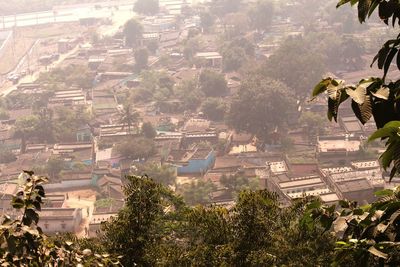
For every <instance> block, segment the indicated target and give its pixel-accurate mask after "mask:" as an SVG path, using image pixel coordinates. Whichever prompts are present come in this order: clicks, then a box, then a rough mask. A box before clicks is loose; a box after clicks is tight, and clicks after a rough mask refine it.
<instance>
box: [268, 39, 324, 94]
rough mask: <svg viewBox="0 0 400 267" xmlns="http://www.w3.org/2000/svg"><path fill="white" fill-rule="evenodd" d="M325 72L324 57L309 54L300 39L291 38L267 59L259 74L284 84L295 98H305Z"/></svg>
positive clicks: (314, 53)
mask: <svg viewBox="0 0 400 267" xmlns="http://www.w3.org/2000/svg"><path fill="white" fill-rule="evenodd" d="M325 70H326V65H325V62H324V57H323V56H322V55H321V54H319V53H318V52H315V51H312V52H311V51H310V49H309V46H308V43H307V42H306V41H305V40H304V39H303V38H302V37H292V38H289V39H287V40H286V41H285V42H284V43H283V44H282V45H281V46H280V47H279V49H278V50H276V51H275V53H274V54H272V55H271V56H270V57H269V59H268V61H266V62H265V64H264V66H263V67H262V70H261V72H262V73H263V74H264V75H266V76H268V77H270V78H272V79H275V80H279V81H281V82H283V83H285V84H286V85H287V86H289V88H292V89H293V90H294V91H295V92H296V94H297V96H299V97H305V96H306V94H307V93H308V92H309V90H310V88H312V87H313V86H314V84H315V81H318V80H320V79H321V77H322V75H323V74H325Z"/></svg>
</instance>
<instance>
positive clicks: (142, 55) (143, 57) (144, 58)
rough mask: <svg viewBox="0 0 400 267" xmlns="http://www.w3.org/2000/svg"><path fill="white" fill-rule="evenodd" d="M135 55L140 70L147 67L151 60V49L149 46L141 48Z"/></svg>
mask: <svg viewBox="0 0 400 267" xmlns="http://www.w3.org/2000/svg"><path fill="white" fill-rule="evenodd" d="M134 56H135V62H136V67H137V68H138V69H139V70H142V69H145V68H146V67H147V64H148V62H149V50H147V48H140V49H138V50H136V51H135V54H134Z"/></svg>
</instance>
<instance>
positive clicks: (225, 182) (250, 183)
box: [220, 173, 260, 198]
mask: <svg viewBox="0 0 400 267" xmlns="http://www.w3.org/2000/svg"><path fill="white" fill-rule="evenodd" d="M220 183H221V185H222V186H224V187H225V188H226V190H227V191H228V194H229V196H230V197H231V198H233V197H234V196H236V194H239V193H240V192H241V191H243V190H245V189H250V190H256V189H258V188H259V186H260V182H259V180H258V178H257V177H253V178H248V177H245V176H243V175H242V174H241V173H235V174H230V175H225V174H224V175H222V177H221V179H220Z"/></svg>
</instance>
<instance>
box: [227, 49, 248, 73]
mask: <svg viewBox="0 0 400 267" xmlns="http://www.w3.org/2000/svg"><path fill="white" fill-rule="evenodd" d="M222 58H223V61H222V63H223V68H224V71H236V70H238V69H239V68H240V67H241V66H242V65H243V63H244V62H245V61H246V60H247V57H246V52H245V50H244V49H243V48H241V47H238V46H234V47H232V48H227V49H224V50H223V51H222Z"/></svg>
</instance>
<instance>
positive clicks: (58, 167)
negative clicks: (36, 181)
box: [46, 157, 65, 180]
mask: <svg viewBox="0 0 400 267" xmlns="http://www.w3.org/2000/svg"><path fill="white" fill-rule="evenodd" d="M64 168H65V162H64V160H63V159H61V158H57V157H51V158H49V159H48V160H47V163H46V172H47V174H48V175H49V176H50V178H51V179H52V180H55V179H57V178H59V175H60V173H61V171H62V170H63V169H64Z"/></svg>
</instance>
